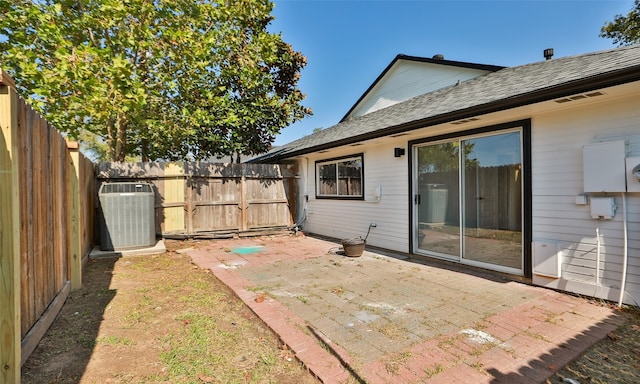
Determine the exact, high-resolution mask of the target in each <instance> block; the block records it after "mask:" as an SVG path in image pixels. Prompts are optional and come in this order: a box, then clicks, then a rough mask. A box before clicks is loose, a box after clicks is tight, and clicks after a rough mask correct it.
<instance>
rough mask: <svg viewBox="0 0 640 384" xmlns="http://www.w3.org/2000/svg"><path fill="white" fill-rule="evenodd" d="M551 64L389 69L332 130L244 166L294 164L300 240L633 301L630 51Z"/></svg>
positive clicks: (634, 55) (638, 149) (633, 54)
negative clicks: (329, 241) (335, 242)
mask: <svg viewBox="0 0 640 384" xmlns="http://www.w3.org/2000/svg"><path fill="white" fill-rule="evenodd" d="M551 56H552V53H551V52H549V50H547V51H545V57H546V60H541V61H540V62H535V63H531V64H526V65H521V66H517V67H507V68H505V67H499V66H493V65H481V64H474V63H465V62H458V61H450V60H446V59H445V58H444V57H442V56H441V55H436V56H434V57H433V58H420V57H413V56H405V55H399V56H397V57H396V58H395V59H394V60H393V61H392V62H391V63H390V64H389V66H388V67H387V68H386V69H385V70H384V71H383V72H382V74H381V75H380V76H379V77H378V78H377V79H376V80H375V82H374V83H373V84H372V85H371V86H370V87H369V89H367V91H366V92H365V93H364V95H362V97H361V98H360V99H359V100H358V101H357V102H356V104H355V105H354V106H353V107H352V108H351V109H350V110H349V111H348V113H347V114H346V116H345V117H344V118H343V119H342V120H341V121H340V122H339V123H338V124H336V125H335V126H333V127H330V128H327V129H324V130H321V131H319V132H316V133H314V134H312V135H309V136H306V137H303V138H301V139H299V140H296V141H293V142H291V143H289V144H286V145H284V146H282V147H279V148H277V149H274V150H272V151H271V152H269V153H267V154H266V155H263V156H261V157H259V158H258V159H257V160H254V161H259V162H270V163H295V164H297V165H298V169H299V176H300V183H301V184H300V191H301V193H300V201H299V203H298V204H297V206H299V207H301V209H300V210H299V212H295V216H296V220H297V222H298V223H299V224H300V225H301V226H302V227H303V229H304V230H305V231H308V232H310V233H314V234H319V235H323V236H329V237H333V238H337V239H345V238H350V237H356V236H362V237H364V235H365V234H366V233H367V231H368V230H370V233H369V236H368V239H367V245H371V246H375V247H381V248H384V249H388V250H392V251H397V252H402V253H406V254H408V255H409V256H410V257H412V258H435V259H440V260H445V261H448V262H452V263H459V264H462V265H463V266H465V267H466V266H469V267H476V268H484V269H487V270H492V271H495V272H497V273H501V274H507V275H510V276H518V278H520V279H522V280H525V281H530V282H531V283H532V284H535V285H540V286H545V287H551V288H555V289H560V290H564V291H570V292H574V293H578V294H584V295H589V296H594V297H600V298H604V299H608V300H612V301H615V302H624V303H630V304H631V303H634V302H635V303H637V302H638V301H640V167H638V165H640V46H639V45H634V46H628V47H622V48H616V49H611V50H606V51H600V52H594V53H588V54H582V55H577V56H571V57H563V58H552V57H551ZM541 59H542V58H541ZM371 224H375V225H371Z"/></svg>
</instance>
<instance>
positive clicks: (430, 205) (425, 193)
mask: <svg viewBox="0 0 640 384" xmlns="http://www.w3.org/2000/svg"><path fill="white" fill-rule="evenodd" d="M448 192H449V191H448V190H447V188H446V186H445V185H444V184H426V185H422V186H421V188H420V195H421V196H422V199H423V200H422V202H421V203H420V221H421V222H424V223H428V224H444V222H445V219H446V216H447V194H448Z"/></svg>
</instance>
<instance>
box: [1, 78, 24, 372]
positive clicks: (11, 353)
mask: <svg viewBox="0 0 640 384" xmlns="http://www.w3.org/2000/svg"><path fill="white" fill-rule="evenodd" d="M17 110H18V95H17V93H16V92H15V83H14V82H13V80H12V79H11V78H10V77H9V76H7V74H6V73H5V72H4V71H2V70H1V69H0V130H2V136H0V186H1V187H0V229H1V230H0V359H1V360H0V383H19V382H20V364H21V349H20V338H21V328H20V327H21V325H20V316H21V312H20V311H21V308H20V191H19V188H20V187H19V185H20V184H19V181H20V180H19V177H20V163H19V152H18V136H17V134H18V117H17Z"/></svg>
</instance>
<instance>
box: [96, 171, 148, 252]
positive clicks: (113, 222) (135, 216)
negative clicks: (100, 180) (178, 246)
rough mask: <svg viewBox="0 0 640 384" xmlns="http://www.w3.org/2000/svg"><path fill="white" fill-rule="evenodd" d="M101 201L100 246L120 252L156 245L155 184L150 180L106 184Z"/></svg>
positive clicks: (100, 197)
mask: <svg viewBox="0 0 640 384" xmlns="http://www.w3.org/2000/svg"><path fill="white" fill-rule="evenodd" d="M98 197H99V200H100V208H101V215H99V217H100V224H101V225H100V249H102V250H103V251H117V250H125V249H135V248H145V247H151V246H154V245H155V244H156V224H155V210H154V201H155V194H154V191H153V186H152V185H151V184H149V183H131V182H126V183H105V184H102V186H101V187H100V191H99V192H98Z"/></svg>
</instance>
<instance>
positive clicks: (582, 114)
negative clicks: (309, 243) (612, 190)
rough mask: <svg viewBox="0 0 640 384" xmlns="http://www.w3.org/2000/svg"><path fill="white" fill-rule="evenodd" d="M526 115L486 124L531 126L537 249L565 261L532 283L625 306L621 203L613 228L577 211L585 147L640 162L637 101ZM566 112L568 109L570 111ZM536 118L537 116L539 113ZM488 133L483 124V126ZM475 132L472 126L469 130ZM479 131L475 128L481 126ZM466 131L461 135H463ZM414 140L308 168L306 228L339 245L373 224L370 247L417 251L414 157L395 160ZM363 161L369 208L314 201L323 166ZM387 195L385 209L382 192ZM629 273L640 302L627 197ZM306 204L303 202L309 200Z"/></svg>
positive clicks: (637, 234) (639, 250)
mask: <svg viewBox="0 0 640 384" xmlns="http://www.w3.org/2000/svg"><path fill="white" fill-rule="evenodd" d="M544 105H546V107H544V106H542V105H541V106H539V107H535V108H529V107H526V108H522V109H518V110H511V111H505V112H501V113H497V114H493V115H491V116H484V117H483V118H482V121H481V122H480V123H481V124H485V126H487V125H490V124H497V123H507V122H511V121H515V120H519V119H523V118H531V119H532V188H533V191H532V199H533V200H532V204H533V217H532V219H533V223H532V225H533V228H532V232H533V233H532V235H533V241H534V242H542V243H549V244H552V245H556V246H558V248H559V249H560V250H561V252H562V259H561V260H562V265H561V278H559V279H553V278H547V277H543V276H540V275H535V274H534V276H533V283H534V284H537V285H543V286H547V287H551V288H556V289H561V290H565V291H570V292H574V293H579V294H584V295H589V296H596V297H601V298H605V299H608V300H613V301H617V300H618V297H619V294H620V283H621V274H622V258H623V256H622V255H623V230H622V228H623V220H622V217H623V216H622V200H621V196H620V194H612V196H614V198H615V203H616V204H617V205H618V209H617V211H616V215H615V217H614V218H613V220H600V221H599V222H598V221H596V220H593V219H591V215H590V206H589V205H577V204H576V203H575V197H576V196H577V195H579V194H581V193H583V167H582V147H583V146H584V145H586V144H590V143H596V142H601V141H613V140H625V141H626V142H627V144H628V145H627V154H626V155H627V156H640V108H639V107H638V99H637V95H634V96H630V97H618V98H614V99H613V100H610V101H606V99H602V100H597V101H596V100H594V101H593V102H587V103H582V102H576V103H575V105H574V106H572V105H570V104H569V105H566V107H567V108H563V109H562V110H556V111H555V112H540V111H543V110H544V109H545V108H548V107H549V106H551V107H552V108H557V107H558V105H557V104H555V103H553V102H548V103H547V104H544ZM562 107H565V105H563V106H562ZM534 111H537V112H534ZM480 126H481V125H480ZM468 128H470V127H465V129H468ZM474 128H475V127H474ZM453 129H456V128H455V127H454V126H452V125H446V124H445V125H443V126H437V127H430V128H427V129H425V130H422V132H421V133H423V136H416V135H415V133H416V132H414V135H412V136H411V139H415V138H417V137H427V136H429V135H434V134H441V133H443V132H446V131H452V130H453ZM457 129H460V128H457ZM407 140H408V139H407V136H404V137H400V138H397V139H393V138H387V139H384V140H378V141H377V142H376V143H374V144H366V145H362V146H348V147H343V148H337V149H334V150H331V151H329V152H326V153H322V154H319V153H314V154H309V155H307V158H306V159H302V160H301V163H300V166H301V168H300V169H301V170H302V171H301V173H302V175H301V176H302V180H304V179H306V180H307V182H306V185H304V186H303V187H302V191H303V193H304V191H306V192H307V193H308V195H309V201H308V202H307V203H306V209H307V220H306V222H305V224H304V226H303V229H304V230H306V231H309V232H312V233H317V234H320V235H325V236H330V237H334V238H338V239H342V238H350V237H355V236H363V237H364V235H365V234H366V232H367V229H368V226H369V223H372V222H375V223H377V224H378V226H377V228H373V229H372V230H371V234H370V235H369V239H368V244H370V245H374V246H379V247H382V248H386V249H389V250H395V251H399V252H408V251H409V239H408V238H409V230H410V223H409V211H408V210H409V207H408V194H409V191H408V158H409V156H410V154H409V153H408V149H407V154H406V155H405V156H403V157H400V158H395V157H394V156H393V148H394V147H403V148H406V146H407ZM357 153H364V170H365V175H364V177H365V194H366V201H353V200H329V199H315V161H316V160H326V159H329V158H334V157H339V156H345V155H352V154H357ZM378 185H380V186H381V187H382V198H381V199H380V202H378V203H376V202H375V201H376V198H375V197H374V191H375V188H376V186H378ZM626 196H627V198H626V200H627V218H628V220H627V221H628V223H627V227H628V270H627V282H626V289H625V290H626V292H627V293H628V294H627V295H625V297H624V302H626V303H633V301H634V300H635V301H636V302H637V301H640V193H627V195H626ZM302 200H304V198H303V199H302ZM598 226H599V231H600V236H601V248H600V251H601V256H600V277H601V279H600V280H601V284H600V286H596V284H595V276H596V253H597V252H596V228H597V227H598Z"/></svg>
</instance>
